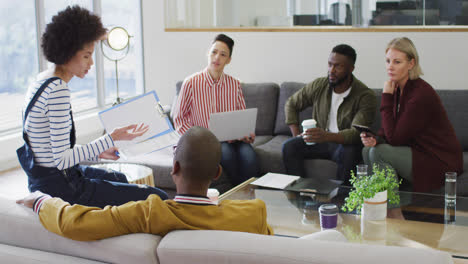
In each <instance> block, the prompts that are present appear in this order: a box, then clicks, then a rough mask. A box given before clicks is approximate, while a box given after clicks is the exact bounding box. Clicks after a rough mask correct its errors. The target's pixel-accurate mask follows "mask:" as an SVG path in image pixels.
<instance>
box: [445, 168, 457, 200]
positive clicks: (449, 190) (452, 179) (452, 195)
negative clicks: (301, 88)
mask: <svg viewBox="0 0 468 264" xmlns="http://www.w3.org/2000/svg"><path fill="white" fill-rule="evenodd" d="M456 199H457V173H456V172H446V173H445V202H446V203H448V204H455V202H456Z"/></svg>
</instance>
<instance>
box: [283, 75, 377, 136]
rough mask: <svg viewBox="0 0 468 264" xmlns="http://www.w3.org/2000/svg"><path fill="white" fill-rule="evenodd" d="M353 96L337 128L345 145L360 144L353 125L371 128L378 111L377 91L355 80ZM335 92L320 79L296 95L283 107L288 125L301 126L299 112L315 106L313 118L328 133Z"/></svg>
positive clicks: (343, 106)
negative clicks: (332, 98)
mask: <svg viewBox="0 0 468 264" xmlns="http://www.w3.org/2000/svg"><path fill="white" fill-rule="evenodd" d="M352 78H353V82H352V83H351V92H350V93H349V94H348V96H346V97H345V98H344V100H343V102H342V103H341V105H340V107H339V108H338V115H337V123H338V128H339V130H340V132H338V133H339V134H341V135H342V136H343V138H344V143H345V144H359V143H360V142H361V139H360V136H359V131H357V130H356V129H355V128H353V127H352V126H351V125H352V124H357V125H363V126H369V127H370V126H371V125H372V123H373V122H374V117H375V113H376V107H377V99H376V97H375V93H374V91H372V90H371V89H369V88H368V87H367V86H366V85H365V84H363V83H362V82H361V81H359V80H358V79H356V77H354V76H352ZM331 97H332V90H331V88H330V87H329V84H328V78H327V77H323V78H317V79H315V80H314V81H313V82H311V83H309V84H307V85H306V86H304V87H302V88H301V89H300V90H299V91H297V92H296V93H295V94H293V95H292V96H291V97H290V98H289V99H288V100H287V101H286V105H285V107H284V110H285V114H286V124H288V125H292V124H299V117H298V115H299V112H301V111H302V110H304V109H306V108H307V107H309V106H312V118H313V119H315V120H316V121H317V127H320V128H322V129H324V130H328V117H329V113H330V104H331Z"/></svg>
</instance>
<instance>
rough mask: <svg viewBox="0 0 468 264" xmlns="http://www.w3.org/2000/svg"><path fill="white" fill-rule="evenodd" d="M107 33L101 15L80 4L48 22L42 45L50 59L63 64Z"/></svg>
mask: <svg viewBox="0 0 468 264" xmlns="http://www.w3.org/2000/svg"><path fill="white" fill-rule="evenodd" d="M105 33H106V29H105V28H104V27H103V26H102V22H101V18H100V17H99V16H96V15H94V14H92V13H91V12H90V11H89V10H87V9H85V8H82V7H80V6H78V5H75V6H71V7H70V6H68V7H67V8H66V9H65V10H63V11H60V12H59V13H58V14H57V15H55V16H53V17H52V22H51V23H49V24H47V26H46V29H45V32H44V34H43V35H42V41H41V47H42V50H43V51H44V55H45V57H46V59H47V60H48V61H50V62H53V63H55V64H57V65H62V64H65V63H67V62H68V61H69V60H70V59H71V58H72V57H73V56H74V55H75V54H76V53H77V52H78V51H79V50H81V49H83V47H84V45H85V44H87V43H90V42H94V41H96V40H98V39H99V38H100V37H101V36H102V35H103V34H105Z"/></svg>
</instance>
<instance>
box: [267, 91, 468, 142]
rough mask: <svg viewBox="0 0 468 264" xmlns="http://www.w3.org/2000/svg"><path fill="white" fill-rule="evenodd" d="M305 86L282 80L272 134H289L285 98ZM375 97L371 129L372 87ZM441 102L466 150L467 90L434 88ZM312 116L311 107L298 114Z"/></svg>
mask: <svg viewBox="0 0 468 264" xmlns="http://www.w3.org/2000/svg"><path fill="white" fill-rule="evenodd" d="M304 86H305V83H299V82H284V83H282V84H281V86H280V91H279V99H278V107H277V112H276V123H275V129H274V134H276V135H291V132H290V130H289V127H288V125H286V123H285V114H284V105H285V103H286V100H288V98H289V97H290V96H291V95H293V94H294V93H295V92H296V91H298V90H299V89H301V88H302V87H304ZM372 90H374V92H375V95H376V97H377V109H376V110H375V111H376V114H375V119H374V123H373V125H372V129H373V130H374V131H378V130H379V128H380V124H381V118H380V102H381V98H382V89H372ZM436 91H437V94H438V95H439V96H440V99H441V101H442V104H443V105H444V107H445V110H446V111H447V115H448V118H449V120H450V122H451V123H452V125H453V127H454V129H455V133H456V135H457V138H458V140H459V141H460V144H461V146H462V148H463V150H464V151H468V107H467V106H466V102H468V91H466V90H436ZM311 116H312V108H311V107H309V108H306V109H305V110H304V111H302V112H301V113H300V114H299V119H300V122H302V120H304V119H308V118H310V117H311Z"/></svg>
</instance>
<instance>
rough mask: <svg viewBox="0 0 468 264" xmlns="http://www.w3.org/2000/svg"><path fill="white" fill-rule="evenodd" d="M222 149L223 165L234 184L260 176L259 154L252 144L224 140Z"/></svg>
mask: <svg viewBox="0 0 468 264" xmlns="http://www.w3.org/2000/svg"><path fill="white" fill-rule="evenodd" d="M221 151H222V156H221V166H222V167H223V170H224V171H225V172H226V174H227V176H228V178H229V181H230V182H231V183H232V184H233V185H238V184H240V183H242V182H244V181H246V180H248V179H250V178H251V177H257V176H258V174H259V168H258V163H257V154H255V151H254V149H253V148H252V146H251V145H250V144H247V143H244V142H242V141H236V142H234V143H228V142H222V143H221Z"/></svg>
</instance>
